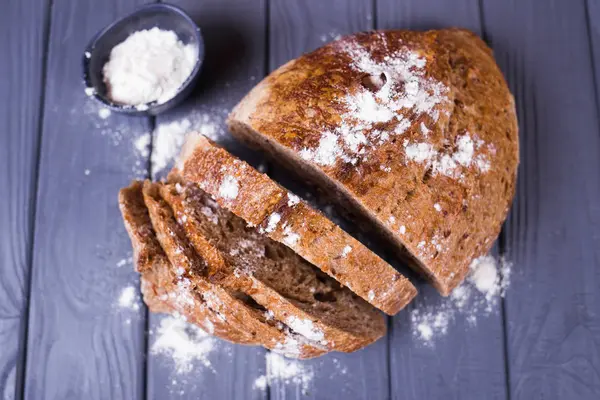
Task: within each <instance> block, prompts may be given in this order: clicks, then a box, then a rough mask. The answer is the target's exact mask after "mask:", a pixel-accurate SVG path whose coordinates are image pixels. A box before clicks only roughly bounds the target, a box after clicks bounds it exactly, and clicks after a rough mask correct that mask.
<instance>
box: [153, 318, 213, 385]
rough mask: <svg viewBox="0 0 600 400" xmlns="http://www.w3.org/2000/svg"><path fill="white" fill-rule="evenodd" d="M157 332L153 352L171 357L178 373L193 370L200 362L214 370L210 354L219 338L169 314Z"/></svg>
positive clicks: (161, 322)
mask: <svg viewBox="0 0 600 400" xmlns="http://www.w3.org/2000/svg"><path fill="white" fill-rule="evenodd" d="M156 333H157V335H156V336H157V337H156V340H155V341H154V343H153V344H152V353H154V354H163V355H166V356H169V357H171V358H172V359H173V362H174V364H175V371H176V372H177V374H187V373H189V372H191V371H192V370H193V369H194V367H195V366H197V364H198V363H200V364H201V365H203V366H204V367H206V368H210V369H211V370H212V365H211V362H210V360H209V355H210V354H211V353H212V352H213V351H214V350H215V348H216V346H217V340H216V339H215V338H214V337H212V336H210V335H209V334H208V333H206V332H205V331H203V330H202V329H200V328H199V327H197V326H196V325H192V324H189V323H187V322H186V321H185V320H184V319H183V318H180V317H172V316H169V317H164V318H163V319H162V320H161V321H160V326H159V327H158V331H157V332H156Z"/></svg>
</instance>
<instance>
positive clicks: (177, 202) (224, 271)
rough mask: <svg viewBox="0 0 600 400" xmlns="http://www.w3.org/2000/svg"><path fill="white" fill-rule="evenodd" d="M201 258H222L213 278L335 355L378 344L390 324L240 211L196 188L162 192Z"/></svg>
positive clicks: (180, 187) (179, 186)
mask: <svg viewBox="0 0 600 400" xmlns="http://www.w3.org/2000/svg"><path fill="white" fill-rule="evenodd" d="M161 195H162V197H163V198H164V199H165V201H166V202H167V203H168V204H169V205H170V206H171V207H172V209H173V211H174V213H175V215H176V216H177V219H178V221H179V223H180V225H181V226H183V228H184V230H185V232H186V235H187V237H188V238H189V239H190V242H191V243H192V244H193V245H194V247H195V249H196V251H197V252H198V254H200V255H201V256H202V257H203V258H205V259H211V260H215V259H216V258H218V261H217V262H215V263H214V265H215V266H217V265H218V266H219V268H218V269H217V268H212V267H211V269H210V270H211V275H210V276H209V279H210V280H211V281H212V282H219V284H221V285H224V286H226V287H228V288H230V289H232V290H237V291H240V292H243V293H246V294H248V295H249V296H251V297H252V298H253V299H255V300H256V302H257V303H259V304H261V305H262V306H263V307H265V308H266V309H267V310H268V311H269V312H270V313H271V315H273V317H274V318H275V319H277V320H279V321H281V322H283V323H284V324H286V325H287V326H289V327H290V328H291V329H292V330H293V331H295V332H298V333H300V334H301V335H303V336H305V337H306V338H308V339H309V340H312V341H316V342H318V343H320V344H321V345H323V346H325V347H326V348H328V349H329V350H336V351H344V352H351V351H355V350H357V349H359V348H361V347H364V346H366V345H367V344H370V343H372V342H374V341H375V340H377V339H379V338H380V337H381V336H383V334H384V333H385V320H384V318H383V316H382V314H381V313H379V311H377V310H376V309H374V308H373V307H372V306H370V305H369V304H368V303H367V302H365V301H364V300H363V299H361V298H360V297H358V296H356V295H355V294H353V293H352V292H351V291H350V290H348V289H347V288H344V287H342V286H340V285H339V284H338V283H337V282H336V281H335V280H334V279H332V278H331V277H329V276H327V275H326V274H324V273H323V272H322V271H320V270H319V269H317V268H315V267H314V266H312V265H310V264H309V263H308V262H307V261H305V260H304V259H302V258H301V257H299V256H298V255H297V254H296V253H295V252H294V251H293V250H291V249H289V248H288V247H286V246H284V245H283V244H281V243H279V242H276V241H274V240H272V239H270V238H268V237H267V236H266V235H264V234H261V233H259V232H258V231H257V229H255V228H252V227H248V226H247V224H246V222H245V221H244V220H243V219H241V218H239V217H237V216H235V215H234V214H233V213H231V212H229V211H227V210H225V209H223V208H221V207H220V206H219V205H218V204H217V203H216V202H215V201H213V200H212V199H211V198H210V197H209V196H208V195H207V194H206V193H205V192H203V191H202V190H201V189H199V188H198V187H197V185H194V184H191V183H187V184H175V185H164V186H162V187H161Z"/></svg>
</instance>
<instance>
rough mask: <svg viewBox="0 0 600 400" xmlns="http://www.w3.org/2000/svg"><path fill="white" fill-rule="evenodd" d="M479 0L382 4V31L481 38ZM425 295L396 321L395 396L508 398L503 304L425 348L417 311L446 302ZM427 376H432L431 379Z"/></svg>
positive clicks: (462, 319) (428, 291)
mask: <svg viewBox="0 0 600 400" xmlns="http://www.w3.org/2000/svg"><path fill="white" fill-rule="evenodd" d="M479 15H480V14H479V5H478V2H477V1H476V0H461V1H452V2H448V1H444V0H426V1H423V0H411V1H403V2H396V1H391V0H390V1H387V0H378V1H377V27H378V28H385V29H399V28H402V29H419V30H424V29H434V28H444V27H451V26H458V27H464V28H468V29H471V30H473V31H474V32H476V33H479V34H481V21H480V18H479ZM418 289H419V296H418V297H417V299H416V300H415V301H414V302H413V304H411V305H409V307H408V308H407V310H406V311H404V312H403V313H401V314H400V315H399V316H397V317H396V318H394V321H393V329H392V334H391V335H390V342H389V345H390V357H391V362H390V367H391V372H390V375H391V387H392V395H393V397H394V398H398V399H421V398H473V399H483V398H485V399H501V398H505V397H506V387H505V371H504V356H503V354H504V353H503V322H502V312H501V306H500V303H498V304H497V305H496V306H495V307H494V310H493V311H492V313H491V314H490V315H489V316H480V317H478V320H477V326H475V327H471V326H470V324H469V322H468V315H467V314H465V313H456V319H455V320H454V321H453V322H452V323H451V324H450V326H449V328H448V332H447V334H446V335H444V336H442V337H437V336H436V337H435V338H434V339H435V340H434V342H433V344H432V345H429V344H424V343H423V341H422V340H421V339H420V338H418V337H416V335H415V334H414V333H413V331H414V329H415V327H414V326H412V325H411V318H410V316H411V313H412V312H414V310H415V309H418V310H427V309H433V310H438V312H439V309H440V307H441V304H442V303H448V300H447V299H446V300H444V299H442V298H441V297H440V296H439V295H438V294H437V293H436V291H435V290H434V289H433V288H432V287H430V286H429V285H425V284H422V285H420V286H419V288H418ZM422 377H427V378H426V379H424V378H422Z"/></svg>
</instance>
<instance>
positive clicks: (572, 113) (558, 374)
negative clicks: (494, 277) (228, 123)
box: [483, 0, 600, 399]
mask: <svg viewBox="0 0 600 400" xmlns="http://www.w3.org/2000/svg"><path fill="white" fill-rule="evenodd" d="M483 15H484V26H485V30H486V33H487V35H488V36H489V38H490V39H491V41H492V44H493V47H494V50H495V53H496V57H497V60H498V62H499V64H500V66H501V68H502V69H503V70H504V72H505V74H506V76H507V78H508V81H509V84H510V86H511V88H512V90H513V93H514V94H515V97H516V103H517V114H518V115H519V117H520V118H519V119H520V128H521V129H520V140H521V166H520V171H519V173H520V175H519V183H518V188H517V198H516V201H515V203H514V206H513V209H512V213H511V215H510V218H509V220H508V223H507V229H506V234H507V237H506V245H507V249H508V255H509V257H510V258H511V259H512V260H514V262H515V266H514V268H513V272H514V273H513V276H514V278H513V283H512V286H511V289H510V291H509V293H508V297H507V299H506V316H507V328H508V330H507V335H508V341H507V344H508V357H509V363H510V364H509V366H510V394H511V397H512V398H518V399H527V398H538V399H541V398H543V399H597V398H599V397H600V374H599V373H598V371H600V314H598V309H599V308H600V293H599V292H598V287H600V204H599V203H598V199H599V198H600V179H599V174H600V131H599V128H598V109H597V107H596V102H595V101H596V99H595V96H594V83H593V71H592V60H591V55H590V42H589V36H588V32H587V27H586V13H585V5H584V2H556V1H555V2H534V1H520V0H510V1H502V2H499V1H484V2H483ZM596 17H597V15H596ZM592 18H593V17H592Z"/></svg>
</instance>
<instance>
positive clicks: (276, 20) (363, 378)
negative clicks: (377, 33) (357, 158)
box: [269, 0, 389, 399]
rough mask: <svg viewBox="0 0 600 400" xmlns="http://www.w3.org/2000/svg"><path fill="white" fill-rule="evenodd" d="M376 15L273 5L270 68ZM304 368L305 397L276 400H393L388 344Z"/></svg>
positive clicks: (330, 5)
mask: <svg viewBox="0 0 600 400" xmlns="http://www.w3.org/2000/svg"><path fill="white" fill-rule="evenodd" d="M371 11H372V3H371V2H370V1H368V0H335V1H316V0H311V1H297V2H293V1H272V2H271V7H270V16H269V21H270V23H269V67H270V69H271V70H273V69H275V68H277V67H279V66H280V65H282V64H284V63H285V62H287V61H289V60H290V59H292V58H295V57H298V56H300V55H301V54H302V53H305V52H307V51H310V50H313V49H315V48H317V47H319V46H322V45H323V44H325V43H327V42H330V41H331V40H333V39H334V38H335V37H337V36H339V35H345V34H349V33H353V32H357V31H364V30H368V29H371V28H372V26H373V25H372V15H371ZM269 172H270V174H271V175H272V176H273V177H274V178H275V179H276V180H278V181H280V182H281V183H282V184H284V185H286V186H288V187H290V188H291V189H292V190H297V188H296V187H294V186H293V184H294V183H293V182H291V181H290V179H289V172H288V171H283V170H280V169H276V168H272V169H271V170H270V171H269ZM298 193H304V192H303V191H300V192H298ZM302 366H303V367H304V368H305V369H306V370H308V371H311V372H312V373H313V376H314V378H313V379H312V382H311V383H310V385H308V388H307V389H308V390H307V391H306V393H303V390H302V387H301V385H297V384H294V383H288V384H286V383H285V382H282V381H279V380H275V381H274V382H272V385H271V388H270V394H271V398H272V399H288V398H298V399H300V398H302V399H305V398H310V399H324V398H333V397H338V398H339V397H347V398H353V399H354V398H369V399H382V398H387V397H388V396H389V385H388V376H389V375H388V368H387V346H386V342H385V339H382V340H380V341H379V342H377V343H376V344H374V345H372V346H369V347H368V348H366V349H363V350H361V351H359V352H357V353H354V354H339V353H334V354H329V355H326V356H324V357H321V358H319V359H316V360H309V361H304V362H302ZM332 382H336V383H335V384H332Z"/></svg>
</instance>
